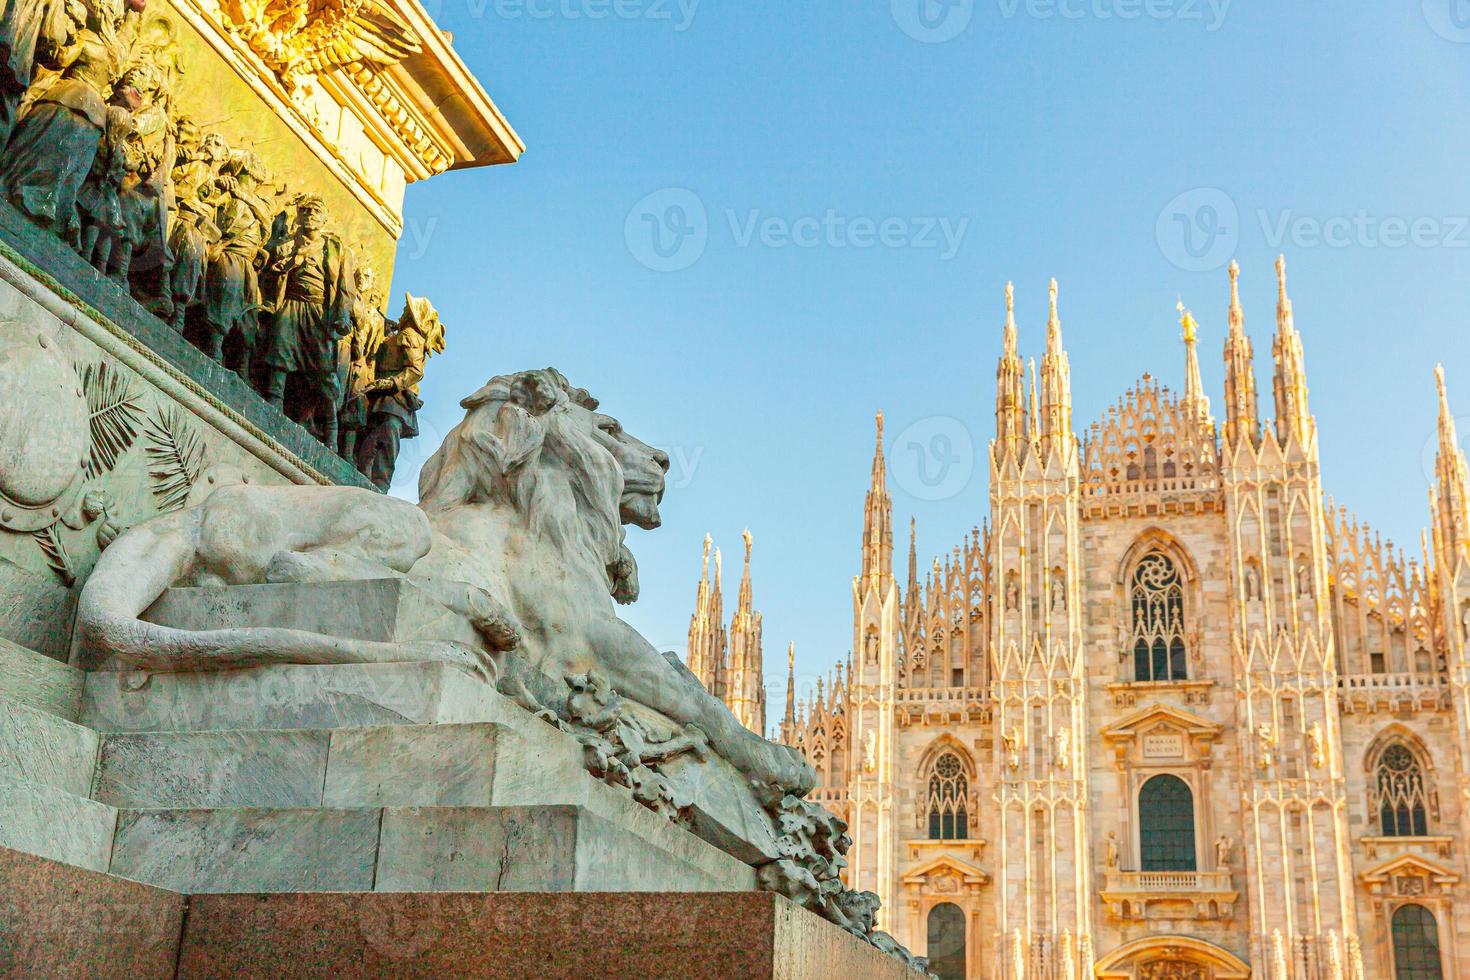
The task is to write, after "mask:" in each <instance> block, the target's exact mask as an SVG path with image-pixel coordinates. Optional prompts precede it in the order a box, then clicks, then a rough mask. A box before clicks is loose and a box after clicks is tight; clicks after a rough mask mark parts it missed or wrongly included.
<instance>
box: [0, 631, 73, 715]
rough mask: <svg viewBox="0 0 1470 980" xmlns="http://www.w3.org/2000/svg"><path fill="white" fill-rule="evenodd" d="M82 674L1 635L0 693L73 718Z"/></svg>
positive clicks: (22, 702) (52, 712)
mask: <svg viewBox="0 0 1470 980" xmlns="http://www.w3.org/2000/svg"><path fill="white" fill-rule="evenodd" d="M83 678H84V675H83V673H82V672H81V671H80V670H78V669H77V668H75V667H69V666H67V665H66V664H64V663H62V662H61V661H59V660H53V659H52V658H51V657H48V656H46V655H44V654H40V653H37V652H36V651H34V650H27V649H26V648H25V647H22V646H17V645H16V644H14V643H11V642H10V641H8V640H4V639H0V697H4V698H9V699H10V700H12V701H18V702H20V703H21V704H25V705H29V706H30V707H32V708H37V709H39V710H41V711H46V712H49V713H51V714H53V715H56V716H57V717H58V718H65V719H66V720H67V721H76V720H77V718H78V717H79V715H80V714H81V709H82V681H83Z"/></svg>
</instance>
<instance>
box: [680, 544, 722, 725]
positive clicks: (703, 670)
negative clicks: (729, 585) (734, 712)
mask: <svg viewBox="0 0 1470 980" xmlns="http://www.w3.org/2000/svg"><path fill="white" fill-rule="evenodd" d="M712 544H713V542H712V541H711V539H710V536H709V535H707V534H706V535H705V536H704V563H703V570H702V571H701V573H700V576H699V586H698V588H697V589H695V593H694V614H693V615H692V616H690V617H689V645H688V651H687V662H688V664H689V670H690V672H691V673H693V674H694V676H695V677H698V678H699V682H700V683H701V684H703V685H704V686H705V688H706V689H707V690H708V691H709V692H710V693H712V694H715V695H716V696H719V693H720V688H721V686H722V683H723V673H724V651H725V631H724V625H723V623H722V621H721V620H722V617H723V611H722V610H721V608H720V584H719V581H720V580H719V552H718V551H716V552H715V567H716V571H715V584H714V586H713V587H711V585H710V578H709V559H710V547H711V545H712Z"/></svg>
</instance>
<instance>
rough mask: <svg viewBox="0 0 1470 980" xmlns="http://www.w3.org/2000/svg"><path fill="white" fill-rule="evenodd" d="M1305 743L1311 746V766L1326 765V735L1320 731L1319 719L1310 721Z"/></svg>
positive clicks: (1320, 766)
mask: <svg viewBox="0 0 1470 980" xmlns="http://www.w3.org/2000/svg"><path fill="white" fill-rule="evenodd" d="M1307 743H1308V744H1309V745H1310V746H1311V748H1312V766H1313V767H1314V768H1317V769H1322V768H1324V767H1326V765H1327V736H1326V735H1325V734H1324V733H1323V731H1322V723H1321V722H1320V721H1314V722H1312V724H1311V726H1310V727H1308V728H1307Z"/></svg>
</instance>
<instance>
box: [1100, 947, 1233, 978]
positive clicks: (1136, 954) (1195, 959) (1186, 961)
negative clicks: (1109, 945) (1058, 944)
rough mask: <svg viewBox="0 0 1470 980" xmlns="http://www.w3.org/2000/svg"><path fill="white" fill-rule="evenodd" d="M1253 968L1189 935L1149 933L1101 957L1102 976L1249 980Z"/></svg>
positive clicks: (1223, 950) (1229, 953) (1222, 950)
mask: <svg viewBox="0 0 1470 980" xmlns="http://www.w3.org/2000/svg"><path fill="white" fill-rule="evenodd" d="M1250 975H1251V968H1250V967H1249V966H1248V965H1247V964H1246V963H1245V962H1243V961H1242V960H1241V959H1240V958H1239V957H1237V956H1236V955H1235V954H1233V953H1231V952H1230V951H1229V950H1226V949H1222V948H1220V947H1219V946H1216V945H1215V944H1214V943H1209V942H1205V941H1204V940H1203V939H1193V938H1191V937H1189V936H1149V937H1147V938H1146V939H1138V940H1135V941H1133V942H1131V943H1125V944H1124V945H1122V946H1119V947H1118V948H1117V949H1115V950H1113V951H1112V952H1110V953H1108V954H1107V955H1106V956H1104V957H1102V958H1101V959H1100V960H1098V963H1097V976H1098V978H1099V980H1248V978H1249V977H1250Z"/></svg>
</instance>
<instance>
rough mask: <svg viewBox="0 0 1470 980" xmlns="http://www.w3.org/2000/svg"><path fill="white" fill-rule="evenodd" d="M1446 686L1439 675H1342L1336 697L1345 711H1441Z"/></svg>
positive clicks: (1445, 704) (1447, 702) (1368, 712)
mask: <svg viewBox="0 0 1470 980" xmlns="http://www.w3.org/2000/svg"><path fill="white" fill-rule="evenodd" d="M1448 694H1449V688H1448V687H1447V686H1446V684H1445V683H1444V679H1443V678H1441V677H1440V676H1439V675H1438V674H1429V675H1425V674H1414V673H1402V674H1343V675H1341V676H1340V677H1338V679H1337V699H1338V703H1339V704H1340V705H1341V707H1342V711H1343V713H1345V714H1374V713H1377V712H1394V711H1444V710H1446V709H1447V708H1448V707H1449V697H1448Z"/></svg>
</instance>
